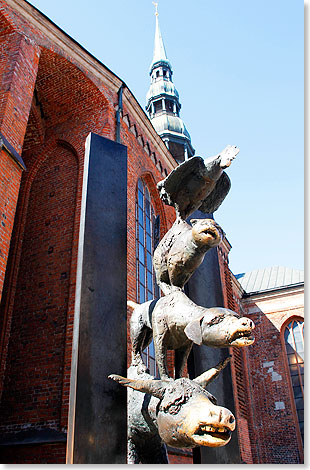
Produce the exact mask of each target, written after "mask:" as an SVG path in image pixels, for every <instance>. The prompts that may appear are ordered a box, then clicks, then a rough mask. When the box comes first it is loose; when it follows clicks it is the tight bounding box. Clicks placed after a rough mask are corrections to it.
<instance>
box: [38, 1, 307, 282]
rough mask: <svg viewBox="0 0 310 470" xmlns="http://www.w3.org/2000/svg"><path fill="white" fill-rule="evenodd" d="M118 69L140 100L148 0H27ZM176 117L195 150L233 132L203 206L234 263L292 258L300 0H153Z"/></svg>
mask: <svg viewBox="0 0 310 470" xmlns="http://www.w3.org/2000/svg"><path fill="white" fill-rule="evenodd" d="M30 3H32V4H33V5H34V6H35V7H37V8H38V9H39V10H40V11H42V12H43V13H44V14H45V15H47V16H48V17H49V18H50V19H51V20H52V21H54V22H55V23H56V24H57V25H58V26H59V27H61V28H62V29H63V30H64V31H65V32H66V33H68V34H69V35H70V36H72V37H73V38H74V39H75V40H76V41H78V42H79V43H80V44H81V45H82V46H83V47H85V48H86V49H87V50H88V51H89V52H90V53H92V54H93V55H94V56H96V57H97V58H98V59H99V60H100V61H101V62H103V63H104V64H105V65H106V66H107V67H109V68H110V69H111V70H112V71H113V72H114V73H116V74H117V75H118V76H119V77H120V78H122V79H123V80H124V82H125V83H126V84H127V86H128V87H129V88H130V89H131V91H132V92H133V94H134V95H135V96H136V98H137V99H138V101H139V103H140V104H141V106H142V107H143V108H144V105H145V95H146V93H147V90H148V87H149V83H150V81H149V75H148V71H149V66H150V63H151V60H152V55H153V41H154V30H155V16H154V5H153V4H152V1H151V0H132V1H128V0H114V1H113V2H111V1H108V0H100V1H99V0H97V1H96V0H88V1H87V2H85V1H82V0H65V1H64V0H62V1H60V0H53V1H50V0H31V2H30ZM158 11H159V22H160V28H161V32H162V36H163V39H164V43H165V47H166V51H167V56H168V58H169V60H170V62H171V64H172V67H173V70H174V75H173V80H174V83H175V85H176V87H177V89H178V91H179V94H180V101H181V104H182V109H181V117H182V118H183V120H184V122H185V125H186V127H187V129H188V131H189V133H190V135H191V138H192V144H193V147H194V148H195V150H196V155H201V156H203V157H208V156H211V155H214V154H216V153H218V152H220V151H221V150H222V149H223V148H224V147H226V145H228V144H234V145H237V146H238V147H239V148H240V153H239V155H238V156H237V158H236V160H235V161H234V162H233V164H232V166H231V167H230V168H229V169H228V170H227V173H228V174H229V176H230V179H231V181H232V188H231V191H230V193H229V195H228V196H227V198H226V199H225V201H224V202H223V204H222V206H221V208H220V209H219V210H218V211H217V212H216V213H215V214H214V215H215V219H216V220H217V221H218V222H219V223H220V225H221V226H222V228H223V229H224V230H225V232H226V234H227V238H228V240H229V241H230V243H231V244H232V250H231V253H230V267H231V269H232V271H233V272H234V273H236V274H237V273H240V272H246V271H251V270H252V269H259V268H263V267H267V266H277V265H282V266H288V267H292V268H297V269H303V197H304V196H303V178H304V173H303V171H304V170H303V158H304V157H303V155H304V148H303V137H304V135H303V113H304V96H303V84H304V82H303V80H304V78H303V73H304V69H303V54H304V45H303V27H304V26H303V14H304V2H303V1H301V0H259V1H256V0H251V1H249V0H192V1H191V2H189V1H185V0H158Z"/></svg>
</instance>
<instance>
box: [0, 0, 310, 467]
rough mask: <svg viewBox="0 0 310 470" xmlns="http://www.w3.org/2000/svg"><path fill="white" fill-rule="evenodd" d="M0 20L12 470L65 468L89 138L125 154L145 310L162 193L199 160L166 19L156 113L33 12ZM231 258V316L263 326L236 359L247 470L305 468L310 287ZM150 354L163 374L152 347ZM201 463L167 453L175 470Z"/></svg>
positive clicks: (6, 401)
mask: <svg viewBox="0 0 310 470" xmlns="http://www.w3.org/2000/svg"><path fill="white" fill-rule="evenodd" d="M0 22H1V28H0V44H1V56H0V68H1V89H0V93H1V99H0V152H1V155H0V167H1V172H0V218H1V224H0V301H1V304H0V358H1V362H0V416H1V421H0V462H1V463H17V464H24V463H66V459H67V444H68V443H67V432H68V413H69V398H70V386H71V387H72V381H71V382H70V380H71V373H72V370H71V364H72V356H73V349H74V348H73V335H74V328H75V324H74V315H75V305H76V295H77V293H76V292H77V291H76V287H77V276H78V253H79V239H80V219H81V213H82V211H83V207H82V197H83V176H84V174H85V167H84V162H85V142H86V139H87V137H88V135H89V134H90V133H93V134H96V135H98V136H101V137H103V138H106V139H108V140H109V141H113V142H118V143H121V144H122V145H123V146H125V147H126V149H127V165H128V167H127V299H128V300H132V301H135V302H144V301H145V300H148V299H151V298H153V297H155V296H157V295H158V290H157V286H156V283H155V279H154V273H153V268H152V263H151V256H152V252H153V249H154V244H156V243H157V242H158V240H159V239H160V238H161V237H162V236H163V235H164V234H165V233H166V232H167V230H168V229H169V228H170V227H171V225H172V224H173V222H174V218H175V214H174V210H173V209H172V208H171V207H168V206H165V205H164V204H163V203H162V201H161V200H160V198H159V194H158V191H157V189H156V183H157V182H158V181H160V180H162V179H163V178H165V177H166V176H167V175H168V174H169V173H170V172H171V171H172V170H173V169H174V168H176V167H177V165H178V164H179V163H181V162H182V161H184V160H185V159H187V158H190V157H191V156H193V155H194V149H193V146H192V144H191V139H190V135H189V133H188V131H187V130H186V128H185V126H184V123H183V121H182V119H181V118H180V102H179V95H178V92H177V90H176V89H175V87H174V84H173V81H172V67H171V64H170V62H169V61H168V59H167V56H166V52H165V48H164V45H163V41H162V37H161V34H160V30H159V25H158V17H157V16H156V33H155V47H154V57H153V61H152V64H151V69H150V76H151V86H150V90H149V92H148V95H147V105H146V111H147V114H146V113H145V112H144V110H143V109H142V108H141V106H140V105H139V103H138V102H137V100H136V98H135V97H134V96H133V94H132V93H131V91H130V90H129V89H128V87H127V86H126V84H125V82H124V81H123V80H122V79H120V78H119V77H117V76H116V75H115V74H114V73H113V72H112V71H110V70H109V69H108V68H107V67H106V66H105V65H104V64H102V63H101V62H99V61H98V60H97V59H96V58H95V57H93V56H92V55H91V54H89V53H88V52H87V51H86V50H85V49H84V48H83V47H82V46H80V45H79V44H78V43H76V42H75V41H74V40H73V39H72V38H70V37H69V36H68V35H67V34H66V33H64V32H63V31H62V30H61V29H59V28H58V27H57V26H56V25H55V24H53V23H52V22H51V21H50V20H49V19H48V18H47V17H46V16H44V15H43V14H41V13H40V12H39V11H38V10H37V9H36V8H34V7H33V6H32V5H31V4H30V3H28V2H27V1H25V0H7V1H5V0H0ZM230 248H231V246H230V244H229V242H228V240H227V239H225V240H224V241H223V242H222V244H221V245H220V246H219V248H218V249H217V253H216V259H217V263H218V267H219V274H220V282H221V289H222V296H223V305H224V306H226V307H228V308H231V309H232V310H235V311H237V312H239V313H242V314H243V315H246V316H249V317H250V318H252V319H253V320H254V322H255V324H256V330H255V336H256V342H255V343H254V345H252V346H250V347H249V348H247V349H246V350H245V349H242V350H239V349H235V348H234V350H232V351H230V352H231V354H232V361H231V370H230V377H231V379H232V384H231V386H232V390H233V399H234V408H235V409H234V410H233V411H234V413H235V415H236V418H237V423H238V426H237V431H236V432H235V433H236V436H237V438H236V439H237V441H236V442H237V443H238V449H239V460H240V462H243V463H248V464H250V463H301V462H302V461H303V450H302V448H303V444H302V439H303V437H302V436H303V277H302V275H301V273H297V272H295V271H294V272H293V271H292V270H291V271H290V270H286V271H285V270H284V271H285V272H284V273H283V272H282V271H281V270H280V269H277V270H275V268H273V270H271V271H268V273H266V272H260V273H256V274H255V275H256V277H255V279H254V277H253V276H254V274H253V273H252V278H251V275H250V274H251V273H247V274H244V275H239V276H237V277H235V276H233V275H232V273H231V272H230V270H229V266H228V254H229V250H230ZM214 250H216V249H214ZM264 276H265V277H266V276H267V277H268V276H269V277H268V280H267V281H264V282H265V283H264V282H263V280H264V279H265V278H264ZM251 279H252V280H251ZM253 279H254V280H253ZM129 316H130V311H129V310H128V320H129ZM144 354H145V361H146V363H147V365H148V366H149V368H150V370H151V372H155V367H156V365H155V362H154V350H153V347H152V345H151V346H150V347H149V348H148V350H147V351H145V353H144ZM172 360H173V357H172V355H170V356H169V362H170V365H171V363H172ZM128 362H130V341H129V337H128ZM111 372H114V373H117V372H118V371H116V370H113V371H111ZM70 383H71V385H70ZM229 445H230V444H229ZM229 445H228V446H227V448H228V447H229ZM199 459H200V457H199V456H198V454H197V453H195V451H194V452H185V451H178V450H176V449H169V461H170V462H171V463H193V462H194V463H198V462H199V461H202V462H204V461H203V459H202V460H199Z"/></svg>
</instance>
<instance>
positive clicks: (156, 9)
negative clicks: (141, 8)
mask: <svg viewBox="0 0 310 470" xmlns="http://www.w3.org/2000/svg"><path fill="white" fill-rule="evenodd" d="M152 3H153V5H154V6H155V16H158V3H156V2H152Z"/></svg>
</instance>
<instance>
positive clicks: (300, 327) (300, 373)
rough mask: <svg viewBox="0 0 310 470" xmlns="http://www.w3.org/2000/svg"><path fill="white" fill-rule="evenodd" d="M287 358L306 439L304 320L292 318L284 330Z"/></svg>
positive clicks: (298, 412)
mask: <svg viewBox="0 0 310 470" xmlns="http://www.w3.org/2000/svg"><path fill="white" fill-rule="evenodd" d="M284 340H285V347H286V354H287V360H288V365H289V370H290V375H291V383H292V388H293V395H294V401H295V406H296V411H297V417H298V424H299V429H300V434H301V437H302V440H303V439H304V322H303V321H302V320H298V319H294V320H292V321H291V322H290V323H289V324H288V325H287V326H286V327H285V330H284Z"/></svg>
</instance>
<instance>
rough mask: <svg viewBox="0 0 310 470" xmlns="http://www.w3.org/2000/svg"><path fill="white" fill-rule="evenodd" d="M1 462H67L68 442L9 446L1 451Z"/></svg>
mask: <svg viewBox="0 0 310 470" xmlns="http://www.w3.org/2000/svg"><path fill="white" fill-rule="evenodd" d="M1 463H9V464H19V465H20V464H65V463H66V444H65V443H62V442H61V443H53V444H37V445H23V446H9V447H6V448H5V449H3V450H2V451H1Z"/></svg>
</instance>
